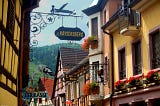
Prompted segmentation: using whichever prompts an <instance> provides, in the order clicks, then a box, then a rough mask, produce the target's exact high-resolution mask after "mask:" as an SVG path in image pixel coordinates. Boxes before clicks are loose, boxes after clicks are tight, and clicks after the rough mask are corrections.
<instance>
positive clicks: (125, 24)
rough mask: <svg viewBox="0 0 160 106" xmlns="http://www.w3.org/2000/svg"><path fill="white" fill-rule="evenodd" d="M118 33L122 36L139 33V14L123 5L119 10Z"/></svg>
mask: <svg viewBox="0 0 160 106" xmlns="http://www.w3.org/2000/svg"><path fill="white" fill-rule="evenodd" d="M118 20H119V33H120V34H122V35H124V36H133V35H137V34H138V33H139V31H140V30H139V26H140V14H139V13H138V12H136V11H135V10H131V9H130V8H128V6H123V7H122V8H121V10H120V12H119V17H118Z"/></svg>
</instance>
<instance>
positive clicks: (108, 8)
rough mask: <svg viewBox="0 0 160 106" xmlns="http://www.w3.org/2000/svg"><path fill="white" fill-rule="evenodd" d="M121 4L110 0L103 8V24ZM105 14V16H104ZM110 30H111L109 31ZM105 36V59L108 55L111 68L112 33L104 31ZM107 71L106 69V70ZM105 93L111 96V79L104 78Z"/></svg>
mask: <svg viewBox="0 0 160 106" xmlns="http://www.w3.org/2000/svg"><path fill="white" fill-rule="evenodd" d="M120 4H121V0H108V1H107V3H106V5H105V8H104V9H103V10H102V15H103V20H104V21H103V25H104V24H105V23H106V22H108V21H109V19H110V17H111V16H112V15H113V14H114V13H115V12H116V11H117V10H118V8H119V6H120ZM104 15H105V16H104ZM108 32H109V31H108ZM103 36H104V39H103V40H104V43H103V45H104V49H103V51H104V57H103V59H104V60H105V58H106V57H107V59H109V63H108V66H109V68H110V69H109V70H111V45H110V43H111V42H110V35H107V34H105V33H103ZM108 66H106V68H108ZM105 71H106V70H105ZM104 77H107V72H104ZM104 81H105V82H104V83H105V85H104V95H105V96H107V97H109V96H108V94H109V93H110V88H109V81H107V79H106V78H104Z"/></svg>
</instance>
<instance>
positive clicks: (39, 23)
mask: <svg viewBox="0 0 160 106" xmlns="http://www.w3.org/2000/svg"><path fill="white" fill-rule="evenodd" d="M55 18H56V16H55V15H54V14H52V13H39V12H32V13H31V33H32V34H33V35H38V34H39V33H40V32H41V30H42V29H44V28H45V27H47V25H48V24H52V23H54V21H55Z"/></svg>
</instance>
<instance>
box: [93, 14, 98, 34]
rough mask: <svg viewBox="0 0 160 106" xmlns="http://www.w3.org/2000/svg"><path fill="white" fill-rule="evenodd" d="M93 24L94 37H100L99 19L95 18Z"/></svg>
mask: <svg viewBox="0 0 160 106" xmlns="http://www.w3.org/2000/svg"><path fill="white" fill-rule="evenodd" d="M91 21H92V22H91V24H92V33H91V34H92V35H94V36H97V35H98V18H97V17H96V18H93V19H92V20H91Z"/></svg>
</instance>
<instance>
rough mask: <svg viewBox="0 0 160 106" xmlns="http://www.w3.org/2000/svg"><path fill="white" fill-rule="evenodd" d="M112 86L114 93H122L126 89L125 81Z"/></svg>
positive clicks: (119, 81)
mask: <svg viewBox="0 0 160 106" xmlns="http://www.w3.org/2000/svg"><path fill="white" fill-rule="evenodd" d="M114 86H115V91H124V90H125V89H126V79H123V80H118V81H116V82H115V83H114Z"/></svg>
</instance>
